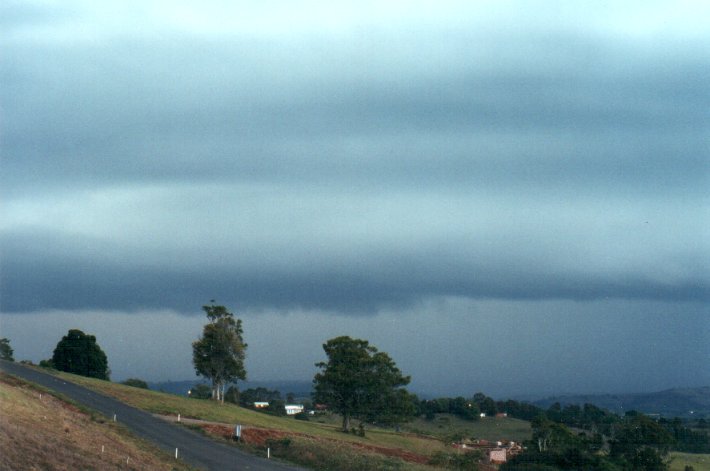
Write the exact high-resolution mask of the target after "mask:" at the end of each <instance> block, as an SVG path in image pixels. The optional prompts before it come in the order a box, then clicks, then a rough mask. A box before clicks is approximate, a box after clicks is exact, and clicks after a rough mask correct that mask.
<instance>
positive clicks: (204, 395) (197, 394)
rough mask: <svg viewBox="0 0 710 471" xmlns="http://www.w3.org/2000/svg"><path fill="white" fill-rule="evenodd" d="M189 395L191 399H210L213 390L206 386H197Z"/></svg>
mask: <svg viewBox="0 0 710 471" xmlns="http://www.w3.org/2000/svg"><path fill="white" fill-rule="evenodd" d="M188 395H189V396H190V399H209V398H210V397H212V389H211V388H210V387H209V386H207V385H206V384H196V385H194V386H193V387H192V388H191V389H190V391H189V393H188Z"/></svg>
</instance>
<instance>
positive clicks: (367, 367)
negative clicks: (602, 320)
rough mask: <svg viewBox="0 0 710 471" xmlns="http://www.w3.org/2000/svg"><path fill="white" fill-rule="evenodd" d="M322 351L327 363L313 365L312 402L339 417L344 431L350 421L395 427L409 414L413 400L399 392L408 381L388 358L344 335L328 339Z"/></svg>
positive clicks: (363, 343) (360, 341) (402, 391)
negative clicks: (393, 425) (315, 372)
mask: <svg viewBox="0 0 710 471" xmlns="http://www.w3.org/2000/svg"><path fill="white" fill-rule="evenodd" d="M323 350H325V353H326V355H327V356H328V361H327V362H320V363H316V366H317V367H318V368H321V369H322V371H321V372H319V373H317V374H316V375H315V377H314V379H313V385H314V393H313V399H314V401H315V402H317V403H321V404H326V405H327V406H328V407H329V408H330V409H331V410H333V411H334V412H337V413H339V414H341V415H342V416H343V430H344V431H348V430H349V429H350V420H351V418H357V419H360V420H361V421H362V420H368V421H379V422H381V423H387V424H395V423H399V422H402V421H404V420H406V418H408V417H410V416H411V415H413V413H414V410H415V407H414V405H415V401H416V399H414V398H413V397H412V396H411V395H410V394H409V393H407V391H406V390H405V389H403V386H406V385H407V384H409V381H410V378H409V376H404V375H402V372H401V371H400V370H399V368H397V366H396V365H395V363H394V361H393V360H392V359H391V358H390V357H389V355H387V354H386V353H384V352H379V351H378V350H377V348H375V347H374V346H371V345H370V344H369V342H368V341H367V340H360V339H353V338H350V337H347V336H342V337H337V338H334V339H331V340H328V342H326V343H325V344H324V345H323Z"/></svg>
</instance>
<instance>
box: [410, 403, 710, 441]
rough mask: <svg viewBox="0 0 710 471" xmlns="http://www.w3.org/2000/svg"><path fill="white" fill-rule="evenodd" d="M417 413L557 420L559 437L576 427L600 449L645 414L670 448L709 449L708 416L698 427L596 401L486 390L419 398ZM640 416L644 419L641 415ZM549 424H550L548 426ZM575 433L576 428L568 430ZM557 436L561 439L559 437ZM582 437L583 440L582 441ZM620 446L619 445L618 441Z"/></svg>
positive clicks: (428, 417)
mask: <svg viewBox="0 0 710 471" xmlns="http://www.w3.org/2000/svg"><path fill="white" fill-rule="evenodd" d="M417 413H418V415H419V416H420V417H421V416H423V417H425V418H426V419H428V420H433V419H434V417H435V415H436V414H443V413H447V414H452V415H455V416H457V417H460V418H462V419H464V420H479V418H480V415H481V413H485V414H486V416H494V415H495V414H497V413H505V414H506V415H507V416H508V417H512V418H516V419H521V420H527V421H530V422H532V423H533V424H542V423H546V424H556V425H558V426H560V427H564V428H560V427H558V428H557V430H558V431H560V433H559V434H558V435H559V437H562V436H566V432H565V433H563V432H562V431H563V430H568V431H569V430H570V429H574V430H576V431H577V432H576V434H578V435H579V436H580V437H582V438H579V439H576V440H573V441H575V445H578V446H580V447H581V449H586V448H588V449H590V450H594V449H597V450H598V449H599V448H600V447H602V446H603V445H604V444H606V445H605V446H607V447H609V446H610V445H609V443H610V440H613V439H614V437H616V436H617V434H618V433H619V432H620V431H624V430H625V427H626V425H627V424H628V423H629V422H630V421H633V420H634V419H633V418H634V417H645V420H649V421H651V422H653V423H654V424H656V425H657V427H658V429H659V430H661V431H662V432H663V436H664V437H665V436H666V435H667V436H668V437H670V439H669V441H668V446H669V449H670V450H673V451H681V452H685V453H710V436H709V435H708V432H707V428H708V424H707V421H706V420H705V419H700V420H698V421H697V423H696V424H695V427H691V426H689V425H690V424H687V423H684V422H683V421H681V419H678V418H675V419H665V418H661V419H660V420H658V421H655V420H653V419H650V418H648V417H647V416H644V415H643V414H640V413H638V412H635V411H629V412H628V413H627V414H626V416H625V417H621V416H619V415H617V414H615V413H613V412H609V411H608V410H606V409H602V408H599V407H597V406H595V405H594V404H584V405H583V406H579V405H577V404H568V405H565V406H562V405H561V404H560V403H559V402H557V403H554V404H552V405H551V406H550V407H549V408H547V409H543V408H541V407H538V406H535V405H533V404H530V403H527V402H520V401H515V400H512V399H509V400H506V401H495V400H494V399H492V398H491V397H488V396H486V395H485V394H483V393H480V392H479V393H476V394H474V396H473V397H472V398H468V399H467V398H464V397H456V398H447V397H444V398H437V399H430V400H423V401H420V402H419V404H418V410H417ZM639 420H641V419H639ZM547 428H550V427H547ZM569 433H571V434H572V435H574V434H575V433H574V432H571V431H570V432H569ZM559 437H558V439H559ZM565 440H567V441H569V440H568V439H567V438H566V439H565ZM580 440H581V442H580ZM617 448H618V445H617Z"/></svg>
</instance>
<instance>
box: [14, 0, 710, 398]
mask: <svg viewBox="0 0 710 471" xmlns="http://www.w3.org/2000/svg"><path fill="white" fill-rule="evenodd" d="M0 29H1V30H2V35H0V51H1V52H0V81H1V86H0V111H1V115H0V132H1V134H0V139H1V141H0V142H1V144H0V145H1V147H0V149H1V153H2V154H1V156H2V161H1V165H2V166H1V170H2V173H1V174H0V184H1V189H0V197H1V199H2V218H0V250H1V255H2V271H1V273H0V281H1V284H0V289H1V293H0V294H1V297H0V311H1V312H2V314H0V335H2V336H4V337H9V338H10V340H11V343H12V345H13V347H14V348H15V351H16V355H15V356H16V357H18V358H20V359H22V358H28V359H32V360H34V361H38V360H40V359H42V358H47V357H49V356H51V352H52V350H53V348H54V346H55V345H56V342H57V341H58V340H59V339H60V338H61V336H62V335H64V334H65V333H66V331H67V330H68V329H70V328H80V329H82V330H84V331H86V332H88V333H93V334H95V335H96V336H97V338H98V340H99V344H100V345H101V346H102V347H104V349H105V350H106V352H107V354H108V356H109V363H110V366H111V369H112V371H113V377H114V379H119V380H120V379H125V378H126V377H128V376H139V377H143V378H144V379H148V380H165V379H174V380H175V379H189V378H192V377H194V370H193V369H192V366H191V362H190V359H191V347H190V342H192V341H193V340H194V339H196V338H197V336H198V335H199V333H200V331H201V326H202V324H204V322H205V320H206V319H205V318H204V317H203V313H202V312H201V310H200V306H201V305H202V304H205V303H207V302H209V300H211V299H215V300H217V302H218V303H220V304H225V305H227V306H228V307H229V308H230V309H231V310H232V311H234V312H235V314H236V315H237V316H238V317H241V318H243V319H244V323H245V340H246V341H247V343H249V350H248V359H247V371H248V374H249V376H250V378H252V379H262V380H265V379H289V380H294V379H305V380H309V379H310V378H312V375H313V373H314V367H313V364H314V363H315V362H317V361H321V360H322V356H323V353H322V349H321V344H322V343H324V342H325V341H326V340H327V339H328V338H331V337H333V336H335V335H341V334H347V335H351V336H357V337H360V338H366V339H369V340H370V341H371V342H372V343H374V344H375V345H376V346H377V347H379V348H380V349H381V350H384V351H387V352H389V353H390V354H391V355H392V356H393V358H394V360H395V361H396V362H397V363H398V365H399V366H400V367H401V368H402V369H403V370H404V372H405V373H408V374H411V375H412V377H413V382H412V388H413V389H415V390H417V391H422V392H433V393H442V394H444V393H445V394H448V393H451V394H463V395H470V394H473V393H474V392H476V391H484V392H487V393H489V394H493V395H507V394H523V393H528V392H548V391H549V392H554V391H567V392H576V391H578V392H597V391H647V390H652V389H662V388H666V387H674V386H699V385H709V384H710V369H708V368H707V365H708V364H709V363H710V263H709V262H710V204H709V196H708V195H709V193H708V188H710V87H709V86H708V83H710V7H708V5H707V3H705V2H700V1H697V2H696V1H678V2H653V1H650V2H649V1H643V2H641V1H639V2H633V1H625V2H608V3H605V2H575V1H559V2H554V1H540V2H535V1H525V2H522V1H521V2H506V1H500V0H496V1H490V2H485V1H480V2H469V1H465V2H442V1H436V2H433V1H432V2H426V1H410V2H395V1H393V2H379V1H377V2H367V1H353V2H334V1H329V2H317V1H302V2H291V1H268V2H228V1H224V2H219V1H200V2H189V1H144V0H143V1H135V2H131V1H120V2H119V1H116V2H111V1H104V2H93V1H88V0H87V1H74V0H68V1H62V2H51V1H9V2H3V3H2V5H0Z"/></svg>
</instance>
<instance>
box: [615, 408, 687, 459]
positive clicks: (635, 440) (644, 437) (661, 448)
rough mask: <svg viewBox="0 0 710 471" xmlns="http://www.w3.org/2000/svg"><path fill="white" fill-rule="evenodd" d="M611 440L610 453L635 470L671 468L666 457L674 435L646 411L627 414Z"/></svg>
mask: <svg viewBox="0 0 710 471" xmlns="http://www.w3.org/2000/svg"><path fill="white" fill-rule="evenodd" d="M614 435H615V437H614V440H612V441H611V450H610V455H611V457H612V458H615V459H617V460H619V461H623V462H625V463H626V466H627V467H629V469H634V470H648V471H656V470H664V469H668V466H667V464H666V463H665V462H664V461H663V458H664V457H665V456H666V455H667V454H668V452H669V451H670V448H671V445H673V443H674V440H673V436H672V435H671V434H670V433H669V432H668V431H667V430H666V429H664V428H663V427H662V426H661V425H659V424H658V423H657V422H655V421H654V420H652V419H650V418H648V417H646V416H645V415H643V414H639V413H636V414H628V413H627V414H626V417H625V419H624V422H622V423H621V424H619V425H617V427H616V430H615V432H614Z"/></svg>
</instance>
